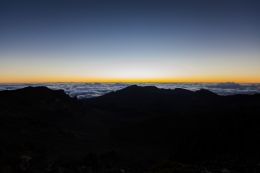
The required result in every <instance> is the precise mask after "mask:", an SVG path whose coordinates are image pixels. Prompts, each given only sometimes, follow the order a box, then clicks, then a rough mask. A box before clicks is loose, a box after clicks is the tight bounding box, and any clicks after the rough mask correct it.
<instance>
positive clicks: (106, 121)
mask: <svg viewBox="0 0 260 173" xmlns="http://www.w3.org/2000/svg"><path fill="white" fill-rule="evenodd" d="M259 115H260V94H255V95H231V96H219V95H217V94H215V93H213V92H211V91H208V90H205V89H201V90H198V91H189V90H185V89H181V88H177V89H173V90H171V89H159V88H156V87H154V86H146V87H141V86H137V85H133V86H129V87H126V88H124V89H122V90H118V91H115V92H111V93H108V94H105V95H103V96H100V97H96V98H90V99H85V100H77V99H75V98H71V97H69V96H68V95H67V94H66V93H65V92H64V91H62V90H51V89H49V88H46V87H27V88H23V89H18V90H12V91H0V128H1V131H0V139H1V141H2V142H1V143H0V166H1V167H2V168H3V169H7V168H8V169H9V168H10V167H11V168H12V169H14V170H17V172H19V171H21V170H20V169H21V168H17V165H21V164H25V163H24V160H21V157H25V156H26V158H28V157H30V158H32V161H30V162H29V161H28V163H27V162H26V164H25V165H23V166H25V167H26V166H27V167H26V168H24V170H27V171H29V170H31V171H32V170H36V171H37V170H42V167H45V168H46V169H47V167H50V168H48V169H50V170H53V171H54V170H55V169H61V168H62V169H64V170H67V171H69V170H70V171H72V170H78V169H81V167H82V164H83V165H84V167H87V169H91V171H92V172H102V171H101V169H102V170H107V172H109V171H112V170H115V169H116V170H118V171H119V172H120V169H121V167H124V166H125V167H128V168H129V169H130V168H131V169H137V168H138V169H143V170H142V171H144V170H145V168H147V167H151V166H152V165H153V164H154V163H160V162H161V161H163V160H170V163H169V164H170V165H171V166H173V167H174V169H175V166H176V164H175V163H176V162H181V163H186V164H191V165H193V166H192V167H183V166H181V168H180V169H181V170H182V171H183V172H185V171H186V172H187V170H186V169H188V170H190V169H191V168H192V169H191V170H190V172H194V171H195V170H197V169H202V168H203V169H206V168H207V169H209V170H211V171H213V170H214V169H218V171H220V170H221V169H222V168H223V167H224V168H228V169H230V170H233V171H240V170H241V169H242V167H243V169H244V170H252V169H254V170H256V169H258V167H257V164H258V163H259V162H260V147H259V146H260V140H259V139H260V126H259V124H260V116H259ZM91 152H92V153H93V152H94V153H105V154H104V157H103V155H102V154H101V155H100V156H98V157H97V156H95V154H94V155H93V154H92V155H89V153H91ZM107 152H108V153H109V154H108V153H107ZM82 155H83V156H84V157H83V156H82ZM119 156H120V157H121V158H120V159H118V157H119ZM82 157H83V158H82ZM58 158H59V159H58ZM65 158H66V159H65ZM104 158H109V159H108V160H106V159H105V160H106V161H105V160H104ZM75 160H77V161H75ZM112 161H113V163H112ZM53 162H55V164H53ZM172 162H174V164H172ZM63 163H67V164H65V165H67V166H65V165H64V164H63ZM224 163H225V164H224ZM50 164H51V165H52V166H50ZM48 165H49V166H48ZM68 165H70V167H69V166H68ZM72 165H74V166H72ZM109 165H110V166H109ZM111 165H112V166H111ZM177 165H179V164H177ZM181 165H183V164H181ZM198 165H200V166H198ZM242 165H244V166H242ZM168 166H169V165H168ZM179 166H180V165H179ZM179 166H178V169H179ZM213 167H214V169H213ZM160 169H163V168H161V167H160ZM0 171H2V170H0ZM139 171H140V170H139ZM13 172H15V171H13ZM72 172H75V171H72ZM103 172H104V171H103ZM180 172H181V171H180Z"/></svg>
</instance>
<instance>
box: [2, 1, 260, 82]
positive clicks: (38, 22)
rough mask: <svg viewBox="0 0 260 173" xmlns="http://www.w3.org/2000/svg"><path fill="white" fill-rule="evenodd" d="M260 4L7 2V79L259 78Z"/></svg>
mask: <svg viewBox="0 0 260 173" xmlns="http://www.w3.org/2000/svg"><path fill="white" fill-rule="evenodd" d="M259 9H260V3H259V2H258V1H250V0H236V1H232V0H225V1H224V0H207V1H206V0H204V1H203V0H179V1H177V0H172V1H165V0H157V1H154V0H149V1H148V0H147V1H145V0H139V1H137V0H136V1H135V0H131V1H130V0H129V1H127V0H118V1H113V0H111V1H110V0H106V1H101V0H85V1H84V0H37V1H35V0H30V1H27V0H23V1H21V0H20V1H12V0H1V1H0V61H1V63H0V82H23V81H44V82H45V81H135V80H136V81H209V82H210V81H238V82H260V70H259V69H260V51H259V44H260V42H259V41H260V40H259V39H260V37H259V36H260V32H259V30H260V10H259Z"/></svg>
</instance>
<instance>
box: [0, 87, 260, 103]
mask: <svg viewBox="0 0 260 173" xmlns="http://www.w3.org/2000/svg"><path fill="white" fill-rule="evenodd" d="M133 84H137V85H141V86H147V85H153V86H156V87H158V88H166V89H174V88H184V89H188V90H192V91H196V90H199V89H201V88H204V89H208V90H210V91H213V92H215V93H217V94H220V95H232V94H255V93H260V84H238V83H30V84H0V90H14V89H18V88H23V87H26V86H46V87H48V88H51V89H63V90H65V92H66V93H68V94H69V95H70V96H72V97H77V98H79V99H83V98H90V97H96V96H101V95H103V94H105V93H108V92H111V91H116V90H119V89H122V88H125V87H127V86H129V85H133Z"/></svg>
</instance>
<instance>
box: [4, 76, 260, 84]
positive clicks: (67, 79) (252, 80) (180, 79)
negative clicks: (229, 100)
mask: <svg viewBox="0 0 260 173" xmlns="http://www.w3.org/2000/svg"><path fill="white" fill-rule="evenodd" d="M51 82H111V83H112V82H129V83H135V82H136V83H142V82H151V83H152V82H154V83H156V82H158V83H171V82H183V83H185V82H186V83H199V82H204V83H217V82H219V83H222V82H237V83H260V78H258V77H224V76H223V77H220V76H214V77H172V78H170V77H168V78H101V77H95V78H94V77H93V78H84V77H32V78H29V77H28V78H18V77H17V78H1V79H0V83H51Z"/></svg>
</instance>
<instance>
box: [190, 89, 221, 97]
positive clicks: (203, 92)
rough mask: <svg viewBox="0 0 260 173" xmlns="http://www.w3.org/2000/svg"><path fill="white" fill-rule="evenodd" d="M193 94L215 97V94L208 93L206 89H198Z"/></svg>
mask: <svg viewBox="0 0 260 173" xmlns="http://www.w3.org/2000/svg"><path fill="white" fill-rule="evenodd" d="M195 93H197V94H201V95H208V96H217V94H216V93H214V92H212V91H209V90H207V89H203V88H202V89H200V90H198V91H196V92H195Z"/></svg>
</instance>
